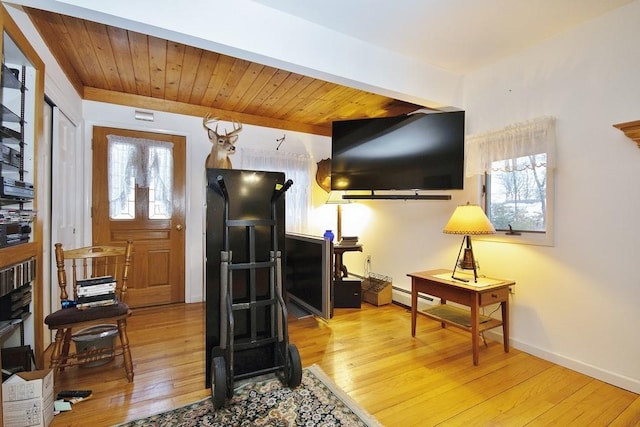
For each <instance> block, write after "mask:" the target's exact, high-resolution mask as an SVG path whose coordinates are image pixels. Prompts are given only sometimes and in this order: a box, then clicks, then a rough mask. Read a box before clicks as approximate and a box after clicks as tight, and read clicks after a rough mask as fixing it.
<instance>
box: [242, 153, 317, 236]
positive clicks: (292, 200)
mask: <svg viewBox="0 0 640 427" xmlns="http://www.w3.org/2000/svg"><path fill="white" fill-rule="evenodd" d="M241 153H242V158H241V165H240V168H242V169H255V170H263V171H276V172H284V175H285V180H286V179H291V180H293V185H292V186H291V188H290V189H289V190H287V192H286V193H285V197H286V212H285V224H286V228H287V230H286V231H287V232H293V233H308V232H309V230H308V224H309V211H310V209H309V207H310V206H311V183H312V181H311V176H312V173H311V170H312V165H313V163H312V162H311V158H310V157H309V156H308V155H306V154H293V153H283V152H273V151H260V150H248V149H243V150H241Z"/></svg>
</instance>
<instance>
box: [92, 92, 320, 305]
mask: <svg viewBox="0 0 640 427" xmlns="http://www.w3.org/2000/svg"><path fill="white" fill-rule="evenodd" d="M135 110H136V109H135V108H131V107H124V106H120V105H112V104H105V103H101V102H94V101H84V102H83V117H84V120H85V134H84V141H85V144H86V146H90V144H91V138H92V134H93V126H106V127H115V128H124V129H133V130H144V131H148V132H158V133H169V134H174V135H183V136H185V137H186V140H187V159H186V162H187V167H186V170H187V177H186V179H187V180H186V185H187V193H186V205H187V208H186V228H185V230H186V236H185V238H186V245H185V247H186V265H185V271H186V277H185V279H186V280H185V281H186V288H185V298H186V301H187V302H197V301H202V300H203V298H204V281H203V277H204V246H203V245H204V238H205V233H206V230H205V226H204V225H205V224H204V218H205V216H204V215H205V201H206V196H205V186H206V183H205V173H204V163H205V159H206V157H207V155H208V154H209V152H210V150H211V143H210V142H209V140H208V139H207V132H206V131H205V130H204V128H203V127H202V118H200V117H193V116H185V115H180V114H172V113H164V112H158V111H156V112H154V118H155V120H154V121H153V122H145V121H139V120H135V119H134V113H135ZM220 126H221V129H222V128H224V127H225V126H226V128H227V129H231V126H232V125H231V123H224V122H223V123H222V124H221V125H220ZM283 133H284V134H285V135H286V139H285V141H284V143H283V144H282V146H281V147H280V149H279V150H278V151H279V152H281V153H287V152H290V153H307V154H309V155H310V156H311V157H312V158H313V159H314V163H315V162H317V161H319V160H320V159H322V158H326V157H328V155H329V154H328V150H329V149H330V145H329V139H328V138H327V137H320V136H315V135H309V134H303V133H299V132H291V131H284V132H283V131H282V130H281V129H271V128H264V127H258V126H251V125H243V129H242V132H241V133H240V134H239V138H238V141H237V143H236V147H237V148H238V153H237V154H236V155H235V156H234V157H232V162H234V161H238V163H239V159H238V157H239V156H241V155H242V154H241V150H242V149H245V148H253V149H259V150H274V151H275V149H276V147H277V146H278V143H277V141H276V139H278V138H282V136H283ZM85 165H91V153H90V151H89V150H88V151H87V153H86V155H85ZM91 169H92V168H91V167H88V168H87V171H89V172H88V174H87V181H88V182H91V176H90V171H91ZM294 185H295V184H294ZM85 222H86V224H87V230H86V235H87V236H91V230H90V226H91V219H90V218H89V217H88V216H87V218H86V221H85Z"/></svg>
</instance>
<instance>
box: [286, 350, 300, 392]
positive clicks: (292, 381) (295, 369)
mask: <svg viewBox="0 0 640 427" xmlns="http://www.w3.org/2000/svg"><path fill="white" fill-rule="evenodd" d="M287 357H288V358H289V371H288V372H286V373H285V379H286V382H287V385H288V386H289V387H290V388H296V387H298V386H299V385H300V383H301V382H302V361H301V360H300V353H299V352H298V347H296V346H295V345H294V344H289V348H288V355H287Z"/></svg>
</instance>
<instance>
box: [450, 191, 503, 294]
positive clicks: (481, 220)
mask: <svg viewBox="0 0 640 427" xmlns="http://www.w3.org/2000/svg"><path fill="white" fill-rule="evenodd" d="M442 231H443V232H444V233H447V234H463V235H464V237H463V238H462V244H461V245H460V250H459V251H458V258H457V259H456V264H455V266H454V267H453V272H452V273H451V278H452V279H456V280H460V281H463V282H468V280H466V279H460V278H457V277H455V274H456V269H457V268H460V269H463V270H471V269H473V280H474V282H476V283H477V282H478V270H477V266H476V260H475V257H474V256H473V248H472V246H471V235H479V234H494V233H495V232H496V229H495V228H494V227H493V225H492V224H491V221H489V218H487V216H486V215H485V213H484V211H483V210H482V208H481V207H480V206H478V205H471V204H469V202H467V204H466V205H460V206H458V207H457V208H456V210H455V211H454V212H453V215H451V218H449V222H447V225H445V227H444V229H443V230H442ZM465 244H466V247H465ZM463 247H464V256H463V258H462V259H460V254H461V253H462V248H463Z"/></svg>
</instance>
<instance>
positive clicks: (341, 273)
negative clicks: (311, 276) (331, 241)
mask: <svg viewBox="0 0 640 427" xmlns="http://www.w3.org/2000/svg"><path fill="white" fill-rule="evenodd" d="M345 252H362V245H360V244H358V245H333V253H334V254H335V256H336V259H335V265H334V269H335V271H334V278H335V280H342V278H343V277H347V276H349V271H347V266H346V265H344V263H343V262H342V255H343V254H344V253H345Z"/></svg>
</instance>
